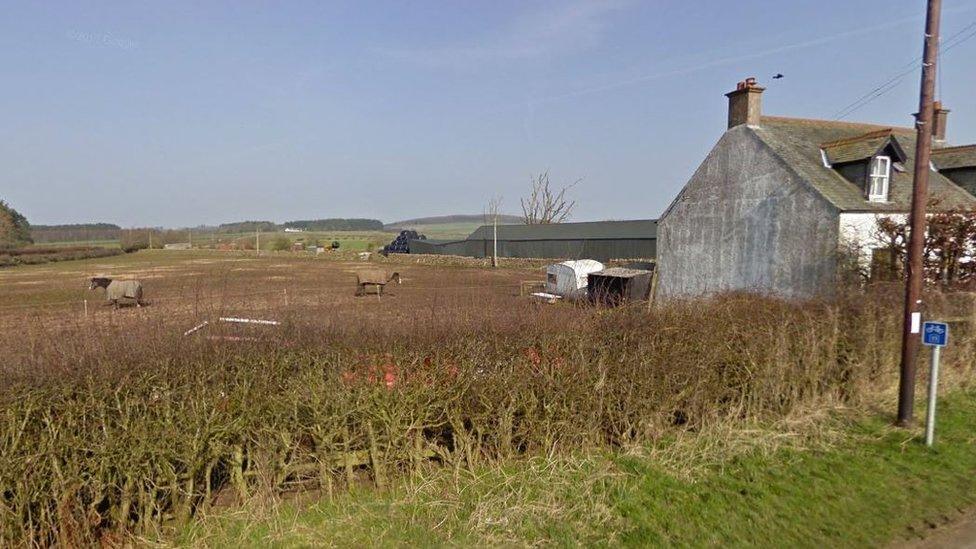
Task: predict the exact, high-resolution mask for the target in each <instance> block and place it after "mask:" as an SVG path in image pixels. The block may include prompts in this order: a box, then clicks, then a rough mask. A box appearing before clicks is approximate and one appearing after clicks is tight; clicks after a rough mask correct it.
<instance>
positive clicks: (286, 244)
mask: <svg viewBox="0 0 976 549" xmlns="http://www.w3.org/2000/svg"><path fill="white" fill-rule="evenodd" d="M290 249H291V240H288V238H286V237H284V236H278V237H275V239H274V240H272V241H271V250H272V251H274V252H285V251H288V250H290Z"/></svg>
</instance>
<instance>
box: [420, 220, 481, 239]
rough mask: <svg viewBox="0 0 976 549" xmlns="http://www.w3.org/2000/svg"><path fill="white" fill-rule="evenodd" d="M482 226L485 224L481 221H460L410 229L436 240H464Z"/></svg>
mask: <svg viewBox="0 0 976 549" xmlns="http://www.w3.org/2000/svg"><path fill="white" fill-rule="evenodd" d="M482 225H484V223H482V222H480V221H460V222H457V223H434V224H430V225H410V228H411V229H414V230H415V231H417V232H418V233H421V234H423V235H425V236H426V237H427V238H430V239H434V240H453V239H457V240H463V239H465V238H467V237H468V235H470V234H471V233H473V232H474V230H475V229H477V228H478V227H480V226H482Z"/></svg>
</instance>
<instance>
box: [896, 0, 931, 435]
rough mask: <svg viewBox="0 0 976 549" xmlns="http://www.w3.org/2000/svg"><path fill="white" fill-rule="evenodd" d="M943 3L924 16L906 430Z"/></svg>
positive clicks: (908, 292)
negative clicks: (936, 63)
mask: <svg viewBox="0 0 976 549" xmlns="http://www.w3.org/2000/svg"><path fill="white" fill-rule="evenodd" d="M941 9H942V2H941V0H928V9H927V13H926V16H925V49H924V52H923V54H922V91H921V94H920V97H919V105H918V115H917V117H916V120H915V128H916V130H917V132H918V133H917V137H916V142H915V181H914V184H913V185H912V210H911V214H910V219H909V223H910V224H911V229H910V230H911V232H910V233H909V236H908V280H907V281H906V283H905V318H904V319H903V325H902V336H901V379H900V380H899V383H898V425H899V426H902V427H907V426H909V425H911V423H912V420H913V419H914V404H915V363H916V359H917V358H918V346H919V338H920V334H919V332H920V331H921V325H922V279H923V278H924V273H923V272H922V265H923V262H922V260H923V257H922V255H923V253H924V248H925V202H926V200H927V198H928V190H929V169H930V168H929V163H930V156H931V152H932V110H933V107H932V100H933V98H934V97H935V71H936V67H935V62H936V58H937V56H938V49H939V16H940V12H941Z"/></svg>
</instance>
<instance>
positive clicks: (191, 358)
mask: <svg viewBox="0 0 976 549" xmlns="http://www.w3.org/2000/svg"><path fill="white" fill-rule="evenodd" d="M506 303H508V304H509V306H508V307H507V308H501V307H500V306H497V305H498V304H495V305H496V306H491V305H492V304H491V303H488V302H486V301H485V300H472V299H470V297H466V298H465V297H458V298H457V300H449V299H447V298H445V301H443V302H442V303H441V304H440V305H438V306H436V309H435V308H432V309H430V310H425V311H421V310H411V311H403V312H402V313H401V315H402V316H401V318H402V319H403V320H402V322H398V323H386V324H378V323H376V322H375V321H374V320H372V319H370V318H368V317H361V318H359V317H353V318H350V317H344V318H339V317H330V316H328V314H327V313H316V314H315V315H309V314H303V313H301V312H300V311H296V310H289V309H282V310H280V311H279V312H280V313H281V318H284V319H285V325H284V326H283V329H282V330H281V331H280V332H277V333H276V335H273V336H268V337H267V338H265V339H264V340H259V341H246V340H245V341H240V340H238V341H236V342H234V343H227V342H221V341H214V340H208V339H203V338H186V337H183V336H182V332H181V331H180V330H176V329H174V326H173V325H171V324H167V320H166V319H163V318H160V317H132V318H130V319H129V321H127V322H112V323H105V324H102V325H99V326H98V328H99V329H98V330H96V331H92V326H91V325H88V324H77V325H72V324H64V325H55V326H49V325H47V324H44V323H42V322H35V323H30V322H26V323H24V324H23V325H22V326H21V328H20V329H19V330H17V333H4V334H0V349H2V350H0V375H2V376H3V378H4V379H5V381H6V383H5V384H4V386H3V387H2V388H0V410H2V411H0V544H3V545H21V544H28V545H29V544H35V545H52V544H62V545H88V544H93V543H98V542H107V541H106V540H112V539H117V536H120V535H141V534H151V533H153V532H155V531H157V529H159V528H162V527H164V526H166V525H172V524H180V523H182V522H185V521H187V520H189V519H190V518H191V517H193V516H195V515H196V514H198V513H200V512H201V511H204V510H206V509H207V508H209V507H211V506H213V505H225V504H228V503H233V502H239V501H244V500H253V499H254V498H256V497H258V498H268V497H278V496H280V495H282V494H286V493H289V492H294V491H299V490H306V489H314V490H321V491H322V492H323V493H325V494H327V495H328V494H335V493H337V492H338V491H341V490H345V489H347V488H348V487H349V486H352V485H357V484H361V483H370V484H375V485H378V486H386V485H390V484H391V483H393V482H395V481H396V480H397V479H400V478H404V477H406V476H408V475H409V474H410V473H413V472H419V471H423V470H427V469H429V468H430V467H433V466H436V467H442V468H445V470H447V471H452V472H453V473H454V474H455V475H457V476H461V475H463V474H465V472H467V471H472V470H477V469H478V468H479V467H481V466H483V465H485V464H488V465H491V464H496V463H503V462H504V461H506V460H510V459H521V458H524V457H539V456H549V457H552V458H556V457H557V456H561V455H570V454H571V453H573V452H574V451H579V450H584V449H592V448H605V449H610V448H625V447H626V448H629V447H633V446H634V445H648V444H650V445H653V444H654V443H660V442H661V441H662V440H664V439H666V438H668V437H670V436H671V435H675V434H680V433H684V432H689V431H690V430H696V431H702V430H708V429H714V428H716V426H721V425H728V424H741V425H750V424H756V423H757V422H767V421H768V422H776V421H786V420H788V419H789V418H796V417H797V414H802V413H803V412H804V411H805V410H810V409H812V408H815V407H816V406H817V405H818V404H822V403H830V405H831V406H833V405H843V406H858V405H860V404H862V403H865V402H872V401H873V399H875V398H876V397H877V395H878V394H886V393H887V391H889V390H890V388H891V387H892V386H893V383H894V380H895V372H896V371H897V358H898V334H900V330H899V326H900V324H899V314H898V313H899V310H900V308H899V307H898V300H897V298H892V297H890V296H888V295H882V294H879V295H873V294H869V295H867V296H865V295H864V294H859V295H858V296H856V298H851V299H846V298H841V299H840V300H838V301H835V302H831V303H802V304H791V303H786V302H782V301H777V300H774V299H767V298H760V297H756V296H750V295H738V294H733V295H726V296H720V297H716V298H714V299H710V300H705V301H691V302H675V303H670V304H665V305H660V306H656V307H655V308H653V309H652V310H650V311H648V310H646V309H644V308H622V309H618V310H602V309H586V308H572V307H548V308H538V307H534V306H531V305H528V304H526V305H512V302H511V301H507V302H506ZM930 303H932V304H933V306H940V305H939V303H938V300H937V299H933V300H930ZM432 307H433V306H432ZM487 310H491V311H492V312H491V313H490V314H489V313H487V312H486V311H487ZM215 330H217V331H215V332H213V335H215V336H219V335H221V332H220V331H219V329H217V328H215ZM973 342H974V338H973V337H972V336H971V335H970V334H967V333H965V332H962V333H959V334H958V336H957V339H956V343H955V349H957V352H956V353H953V356H957V357H960V360H959V361H958V363H957V362H956V361H955V360H953V361H950V364H948V365H947V368H946V369H947V371H949V372H951V375H950V376H949V377H948V378H947V379H948V380H949V381H948V382H949V383H950V384H951V383H954V382H957V381H958V380H963V379H970V378H971V377H972V364H973V361H972V360H968V359H970V358H972V357H973V356H974V353H973V348H974V344H973ZM700 451H703V452H708V451H711V450H709V449H707V448H706V449H700ZM720 451H725V450H721V449H720ZM513 512H515V511H514V510H513ZM516 514H517V513H516ZM503 519H505V520H517V519H518V517H517V516H516V515H511V516H505V517H499V516H494V515H492V514H491V513H488V512H487V511H483V510H480V511H478V512H476V513H474V514H473V515H472V521H474V522H473V524H472V526H473V527H474V528H475V529H481V528H483V527H485V525H487V524H488V523H489V522H491V521H498V520H503Z"/></svg>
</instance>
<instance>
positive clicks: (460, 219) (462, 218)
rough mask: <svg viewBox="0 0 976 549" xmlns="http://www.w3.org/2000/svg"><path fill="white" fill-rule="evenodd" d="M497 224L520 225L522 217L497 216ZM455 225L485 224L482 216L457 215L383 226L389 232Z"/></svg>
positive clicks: (404, 221)
mask: <svg viewBox="0 0 976 549" xmlns="http://www.w3.org/2000/svg"><path fill="white" fill-rule="evenodd" d="M498 222H499V223H503V224H512V223H521V222H522V216H520V215H505V214H498ZM455 223H477V224H478V225H479V226H480V225H484V224H485V215H484V214H472V215H465V214H458V215H438V216H433V217H418V218H416V219H404V220H403V221H394V222H393V223H387V224H386V225H384V228H386V230H388V231H391V230H395V229H409V228H412V227H414V226H417V225H422V226H428V225H447V224H455Z"/></svg>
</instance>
